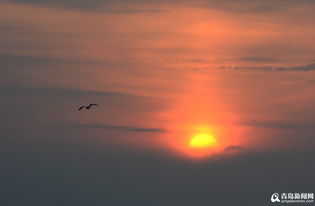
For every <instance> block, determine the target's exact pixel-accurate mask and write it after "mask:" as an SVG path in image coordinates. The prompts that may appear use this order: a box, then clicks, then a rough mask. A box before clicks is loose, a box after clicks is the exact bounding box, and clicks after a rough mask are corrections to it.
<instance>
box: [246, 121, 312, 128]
mask: <svg viewBox="0 0 315 206" xmlns="http://www.w3.org/2000/svg"><path fill="white" fill-rule="evenodd" d="M241 124H244V125H248V126H254V127H263V128H275V129H282V130H302V131H312V130H315V121H312V120H309V121H307V122H284V121H278V122H275V121H249V122H241Z"/></svg>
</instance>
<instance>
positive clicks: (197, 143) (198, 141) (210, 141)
mask: <svg viewBox="0 0 315 206" xmlns="http://www.w3.org/2000/svg"><path fill="white" fill-rule="evenodd" d="M216 144H217V140H216V139H215V138H214V137H213V136H211V135H209V134H197V135H196V136H194V137H193V138H191V140H190V141H189V146H190V147H193V148H207V147H211V146H215V145H216Z"/></svg>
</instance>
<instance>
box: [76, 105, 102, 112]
mask: <svg viewBox="0 0 315 206" xmlns="http://www.w3.org/2000/svg"><path fill="white" fill-rule="evenodd" d="M92 106H98V104H90V105H89V106H81V107H80V108H79V111H80V110H82V109H83V108H85V109H91V107H92Z"/></svg>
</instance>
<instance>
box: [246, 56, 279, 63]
mask: <svg viewBox="0 0 315 206" xmlns="http://www.w3.org/2000/svg"><path fill="white" fill-rule="evenodd" d="M240 60H241V61H248V62H258V63H261V62H276V61H279V60H278V59H275V58H271V57H255V56H252V57H243V58H241V59H240Z"/></svg>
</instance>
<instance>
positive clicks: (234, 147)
mask: <svg viewBox="0 0 315 206" xmlns="http://www.w3.org/2000/svg"><path fill="white" fill-rule="evenodd" d="M224 150H225V151H227V152H233V151H244V148H243V147H242V146H239V145H230V146H228V147H226V148H225V149H224Z"/></svg>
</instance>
